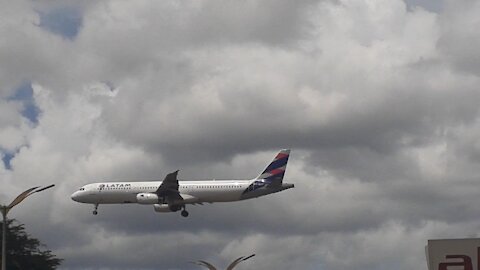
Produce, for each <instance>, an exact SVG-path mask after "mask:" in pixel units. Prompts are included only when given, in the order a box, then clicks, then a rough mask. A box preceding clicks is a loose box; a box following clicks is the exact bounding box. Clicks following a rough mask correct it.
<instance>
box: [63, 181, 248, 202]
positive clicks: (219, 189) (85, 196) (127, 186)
mask: <svg viewBox="0 0 480 270" xmlns="http://www.w3.org/2000/svg"><path fill="white" fill-rule="evenodd" d="M251 182H252V180H209V181H178V183H179V188H178V191H179V193H180V194H182V196H188V197H189V198H190V201H189V203H203V202H230V201H238V200H242V199H244V198H242V194H243V193H244V191H245V190H246V189H247V188H248V186H249V185H250V183H251ZM161 183H162V181H148V182H105V183H93V184H88V185H85V186H83V187H82V188H80V190H78V191H76V192H75V193H73V194H72V199H73V200H75V201H77V202H82V203H91V204H118V203H138V202H137V195H138V194H140V193H154V192H155V191H156V190H157V189H158V187H159V186H160V184H161ZM190 196H191V197H190Z"/></svg>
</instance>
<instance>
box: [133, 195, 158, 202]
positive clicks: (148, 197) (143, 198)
mask: <svg viewBox="0 0 480 270" xmlns="http://www.w3.org/2000/svg"><path fill="white" fill-rule="evenodd" d="M158 202H159V199H158V195H157V194H154V193H138V194H137V203H139V204H155V203H158Z"/></svg>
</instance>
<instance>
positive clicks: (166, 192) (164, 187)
mask: <svg viewBox="0 0 480 270" xmlns="http://www.w3.org/2000/svg"><path fill="white" fill-rule="evenodd" d="M177 175H178V170H177V171H174V172H172V173H169V174H167V176H165V179H164V180H163V182H162V184H161V185H160V186H159V187H158V189H157V191H156V192H155V193H157V195H158V196H159V197H163V198H165V199H166V200H167V201H176V200H183V198H182V196H180V192H179V191H178V179H177Z"/></svg>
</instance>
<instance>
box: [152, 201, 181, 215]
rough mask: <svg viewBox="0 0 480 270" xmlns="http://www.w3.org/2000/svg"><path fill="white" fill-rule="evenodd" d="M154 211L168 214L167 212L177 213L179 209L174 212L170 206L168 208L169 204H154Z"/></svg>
mask: <svg viewBox="0 0 480 270" xmlns="http://www.w3.org/2000/svg"><path fill="white" fill-rule="evenodd" d="M153 209H154V210H155V212H160V213H166V212H175V211H178V209H174V210H175V211H173V210H172V208H170V206H168V204H166V203H165V204H158V203H156V204H154V205H153Z"/></svg>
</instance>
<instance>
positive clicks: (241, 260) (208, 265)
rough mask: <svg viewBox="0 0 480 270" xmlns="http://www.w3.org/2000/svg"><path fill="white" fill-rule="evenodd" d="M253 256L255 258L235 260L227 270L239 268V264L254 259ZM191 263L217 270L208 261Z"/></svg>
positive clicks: (209, 269)
mask: <svg viewBox="0 0 480 270" xmlns="http://www.w3.org/2000/svg"><path fill="white" fill-rule="evenodd" d="M253 256H255V254H252V255H250V256H248V257H244V256H242V257H239V258H237V259H236V260H234V261H233V262H232V263H230V265H229V266H228V267H227V269H226V270H233V268H234V267H235V266H237V264H239V263H240V262H243V261H246V260H248V259H250V258H252V257H253ZM190 263H193V264H196V265H200V266H205V267H206V268H208V270H217V268H215V266H213V265H212V264H210V263H208V262H206V261H202V260H199V261H196V262H190Z"/></svg>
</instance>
